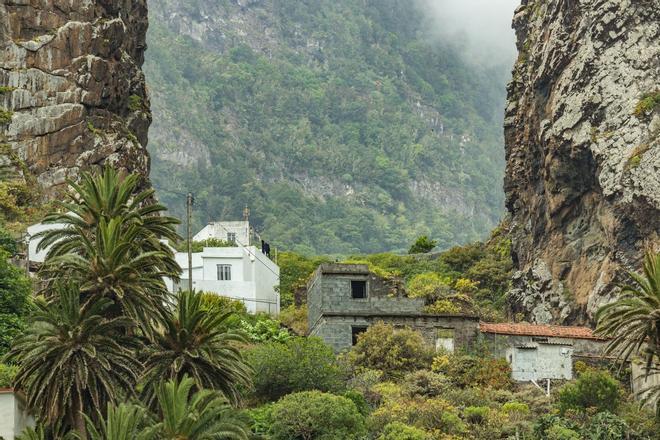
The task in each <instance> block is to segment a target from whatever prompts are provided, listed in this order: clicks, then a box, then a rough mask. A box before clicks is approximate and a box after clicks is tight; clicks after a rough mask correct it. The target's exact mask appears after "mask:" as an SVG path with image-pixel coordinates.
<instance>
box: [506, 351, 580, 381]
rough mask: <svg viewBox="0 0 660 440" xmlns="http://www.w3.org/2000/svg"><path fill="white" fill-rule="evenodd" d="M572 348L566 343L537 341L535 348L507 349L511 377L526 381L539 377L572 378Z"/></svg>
mask: <svg viewBox="0 0 660 440" xmlns="http://www.w3.org/2000/svg"><path fill="white" fill-rule="evenodd" d="M572 357H573V349H572V348H571V347H569V346H566V345H551V344H543V343H539V344H537V345H536V348H519V347H512V348H509V349H508V350H507V360H508V361H509V363H510V364H511V378H512V379H513V380H517V381H522V382H528V381H532V380H540V379H572V377H573V359H572Z"/></svg>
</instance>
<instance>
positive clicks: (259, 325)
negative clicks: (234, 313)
mask: <svg viewBox="0 0 660 440" xmlns="http://www.w3.org/2000/svg"><path fill="white" fill-rule="evenodd" d="M240 327H241V330H243V332H245V334H246V335H247V337H248V339H249V340H250V341H252V342H268V341H276V342H285V341H287V340H288V339H289V338H291V334H290V333H289V331H288V330H287V329H285V328H282V327H281V326H280V322H279V321H276V320H274V319H271V318H269V317H268V316H265V315H259V316H258V317H257V319H256V320H255V322H254V324H253V323H250V322H248V321H247V320H242V321H241V325H240Z"/></svg>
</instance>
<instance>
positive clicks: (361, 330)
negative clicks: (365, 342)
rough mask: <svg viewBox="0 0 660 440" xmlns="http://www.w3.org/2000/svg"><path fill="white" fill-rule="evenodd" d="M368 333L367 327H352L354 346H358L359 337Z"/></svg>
mask: <svg viewBox="0 0 660 440" xmlns="http://www.w3.org/2000/svg"><path fill="white" fill-rule="evenodd" d="M366 331H367V326H366V325H354V326H352V327H351V340H352V342H353V345H355V344H357V341H358V336H360V335H361V334H362V333H364V332H366Z"/></svg>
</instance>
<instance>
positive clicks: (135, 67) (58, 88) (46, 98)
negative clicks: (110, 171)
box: [0, 0, 151, 197]
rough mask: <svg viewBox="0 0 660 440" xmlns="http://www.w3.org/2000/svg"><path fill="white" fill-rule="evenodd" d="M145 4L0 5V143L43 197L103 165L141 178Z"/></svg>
mask: <svg viewBox="0 0 660 440" xmlns="http://www.w3.org/2000/svg"><path fill="white" fill-rule="evenodd" d="M147 26H148V21H147V4H146V0H0V54H1V55H0V111H2V112H3V113H2V114H3V115H4V116H5V117H4V118H0V143H1V144H4V145H9V147H10V148H11V150H13V152H14V153H15V154H16V155H17V156H18V157H19V158H20V159H21V160H22V161H24V162H25V165H26V166H27V168H28V169H29V171H30V172H31V173H32V174H33V175H34V176H35V177H36V178H37V181H38V182H39V184H40V185H41V187H42V188H43V190H44V193H45V194H46V196H49V197H53V196H54V195H55V194H57V193H58V191H59V190H61V188H62V185H63V184H64V183H65V179H66V178H67V177H71V178H75V176H76V175H78V173H79V172H80V171H81V170H84V169H89V168H92V167H95V166H98V165H101V164H103V163H104V162H110V163H113V164H115V165H116V166H117V167H118V168H121V169H126V170H128V171H137V172H139V173H141V174H142V175H143V176H144V177H145V181H146V179H147V178H148V173H149V155H148V153H147V150H146V144H147V141H148V137H147V132H148V128H149V125H150V123H151V112H150V109H149V97H148V95H147V92H146V88H145V80H144V75H143V73H142V70H141V66H142V63H143V61H144V51H145V49H146V44H145V37H146V31H147Z"/></svg>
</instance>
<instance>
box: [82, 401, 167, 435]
mask: <svg viewBox="0 0 660 440" xmlns="http://www.w3.org/2000/svg"><path fill="white" fill-rule="evenodd" d="M99 419H100V420H99V421H98V422H96V423H95V422H94V421H93V420H92V419H91V418H89V417H88V416H85V423H86V426H87V432H88V437H89V440H150V439H155V438H156V437H155V435H154V432H153V429H150V428H149V425H150V423H149V420H148V417H147V414H146V411H145V409H144V408H142V407H141V406H138V405H131V404H125V403H122V404H120V405H119V406H112V405H110V404H108V410H107V411H106V417H105V418H101V417H99Z"/></svg>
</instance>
